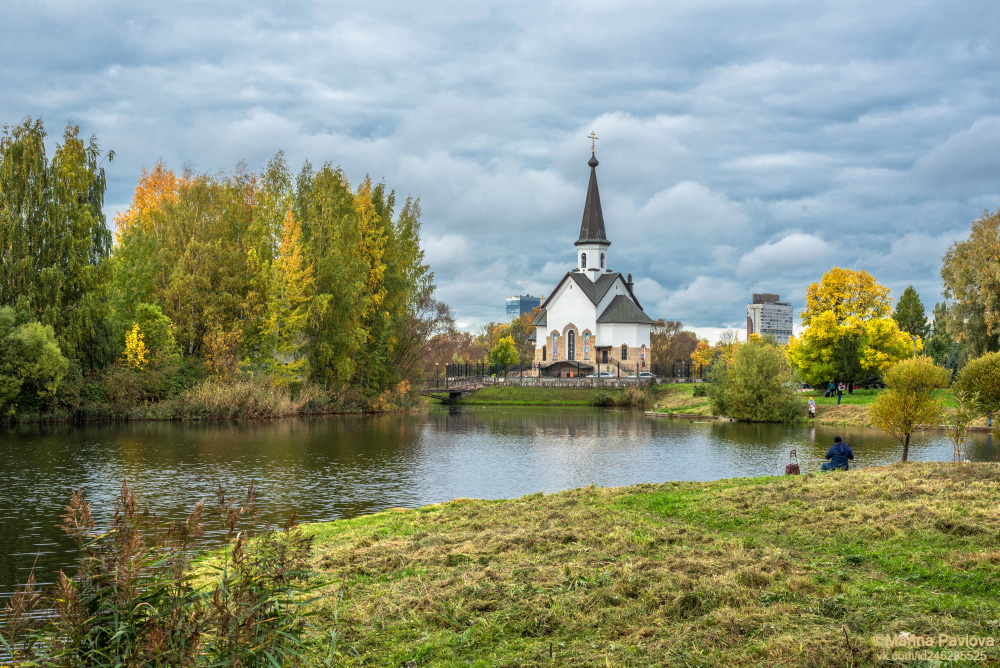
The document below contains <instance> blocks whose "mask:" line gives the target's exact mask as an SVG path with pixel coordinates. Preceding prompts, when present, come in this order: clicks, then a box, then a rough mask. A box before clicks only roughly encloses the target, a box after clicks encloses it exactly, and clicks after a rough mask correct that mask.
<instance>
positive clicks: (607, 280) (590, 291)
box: [531, 271, 625, 327]
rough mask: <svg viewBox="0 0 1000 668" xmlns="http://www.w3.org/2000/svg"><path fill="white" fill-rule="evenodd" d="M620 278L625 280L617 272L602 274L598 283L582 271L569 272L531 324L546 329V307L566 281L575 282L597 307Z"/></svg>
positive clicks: (598, 278)
mask: <svg viewBox="0 0 1000 668" xmlns="http://www.w3.org/2000/svg"><path fill="white" fill-rule="evenodd" d="M618 278H621V279H622V281H624V280H625V279H624V278H623V277H622V275H621V274H620V273H618V272H617V271H615V272H611V273H607V274H601V275H600V276H598V277H597V280H596V281H591V280H590V279H589V278H587V275H586V274H584V273H583V272H580V271H570V272H567V273H566V275H565V276H563V277H562V280H561V281H559V285H557V286H556V289H555V290H553V291H552V292H551V293H550V294H549V296H548V299H546V300H545V303H543V304H542V310H541V312H540V313H539V314H538V315H537V316H535V319H534V320H533V321H532V322H531V324H532V325H534V326H535V327H545V323H546V317H545V306H546V304H548V303H549V300H551V299H552V298H553V297H555V296H556V294H557V293H558V292H559V288H561V287H562V285H563V283H565V282H566V281H568V280H572V281H573V282H575V283H576V284H577V285H578V286H579V288H580V289H581V290H583V294H585V295H587V299H589V300H590V301H592V302H593V303H594V306H597V305H598V304H600V303H601V300H602V299H604V295H606V294H608V290H610V289H611V286H612V285H614V284H615V279H618Z"/></svg>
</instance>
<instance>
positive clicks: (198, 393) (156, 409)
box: [8, 377, 419, 424]
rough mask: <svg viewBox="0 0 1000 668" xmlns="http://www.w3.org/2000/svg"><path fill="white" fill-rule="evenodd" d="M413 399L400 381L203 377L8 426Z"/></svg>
mask: <svg viewBox="0 0 1000 668" xmlns="http://www.w3.org/2000/svg"><path fill="white" fill-rule="evenodd" d="M418 404H419V398H418V397H416V396H415V395H414V394H412V393H411V392H410V388H409V384H408V383H406V382H403V383H400V384H399V385H397V386H396V387H395V388H393V389H390V390H387V391H385V392H381V393H372V392H363V391H361V390H360V389H358V388H341V389H337V390H328V389H325V388H322V387H319V386H315V385H304V386H301V387H296V388H293V387H288V386H281V385H276V384H274V383H273V382H271V380H270V379H269V378H266V377H262V378H252V377H249V378H240V379H231V380H207V381H205V382H203V383H201V384H198V385H195V386H194V387H192V388H190V389H188V390H186V391H184V392H182V393H180V394H179V395H178V396H176V397H173V398H169V399H163V400H160V401H155V402H150V401H145V402H135V403H128V404H117V403H112V402H109V401H98V402H93V403H82V404H81V405H80V406H79V407H77V408H75V409H63V410H59V409H56V410H54V411H51V412H46V413H20V414H18V415H16V416H14V417H13V418H10V419H9V420H8V422H9V423H10V424H33V423H43V424H44V423H59V422H76V423H100V422H142V421H150V422H155V421H182V420H274V419H282V418H291V417H308V416H322V415H356V414H361V413H389V412H398V411H402V410H408V409H411V408H413V407H415V406H417V405H418Z"/></svg>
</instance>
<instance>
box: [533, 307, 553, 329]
mask: <svg viewBox="0 0 1000 668" xmlns="http://www.w3.org/2000/svg"><path fill="white" fill-rule="evenodd" d="M548 323H549V316H548V313H546V312H545V309H544V308H543V309H542V310H540V311H539V312H538V315H536V316H535V319H534V320H532V321H531V326H532V327H545V326H546V325H548Z"/></svg>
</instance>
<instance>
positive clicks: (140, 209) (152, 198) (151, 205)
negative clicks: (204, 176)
mask: <svg viewBox="0 0 1000 668" xmlns="http://www.w3.org/2000/svg"><path fill="white" fill-rule="evenodd" d="M185 181H186V177H184V176H181V177H178V176H177V175H176V174H174V172H173V170H171V169H168V168H167V167H166V166H165V165H164V164H163V161H162V160H160V161H157V163H156V164H155V165H153V169H151V170H150V169H148V168H146V167H143V169H142V174H141V175H140V176H139V181H138V183H137V184H136V186H135V191H134V192H133V193H132V203H131V204H130V205H129V207H128V208H127V209H126V210H125V211H122V212H120V213H119V214H118V215H117V216H115V240H116V241H117V242H119V243H121V240H122V235H123V234H124V233H126V232H127V231H128V230H131V229H132V228H134V227H135V226H136V225H141V226H143V227H144V228H145V229H146V230H148V231H150V232H153V233H154V234H156V235H159V233H160V229H159V228H160V225H159V224H158V222H159V217H158V216H155V215H152V214H153V212H155V211H157V210H159V209H161V208H162V207H163V206H164V204H168V203H175V202H177V197H178V189H179V188H180V186H181V185H182V184H183V183H184V182H185Z"/></svg>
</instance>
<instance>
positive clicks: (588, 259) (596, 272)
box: [531, 153, 653, 377]
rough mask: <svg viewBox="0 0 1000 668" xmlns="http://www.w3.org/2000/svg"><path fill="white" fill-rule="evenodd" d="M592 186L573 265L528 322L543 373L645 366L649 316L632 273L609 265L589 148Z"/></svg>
mask: <svg viewBox="0 0 1000 668" xmlns="http://www.w3.org/2000/svg"><path fill="white" fill-rule="evenodd" d="M587 164H588V165H590V185H589V186H588V187H587V201H586V203H585V204H584V207H583V223H582V224H581V225H580V238H579V239H577V240H576V242H575V244H574V245H575V246H576V269H574V270H572V271H570V272H568V273H567V274H566V275H565V276H563V278H562V280H561V281H559V284H558V285H557V286H556V288H555V289H554V290H553V291H552V292H551V294H549V297H548V299H546V300H545V301H544V302H543V303H542V305H541V311H540V312H539V313H538V315H537V316H536V317H535V319H534V320H533V321H532V323H531V324H532V326H533V327H534V328H535V332H534V339H535V362H536V363H537V364H538V365H539V369H540V374H541V375H543V376H565V377H578V376H586V375H589V374H592V373H595V372H597V371H609V372H611V373H614V374H615V375H618V374H619V373H621V374H622V375H624V374H625V373H628V374H635V373H640V372H642V371H648V370H649V364H650V344H649V330H650V327H651V326H652V324H653V320H652V319H650V317H649V316H647V315H646V313H645V312H644V311H643V310H642V305H641V304H639V300H638V299H636V297H635V294H634V293H633V291H632V274H629V275H628V278H627V279H626V278H624V277H623V276H622V275H621V274H620V273H618V272H616V271H611V269H609V268H608V267H609V265H610V261H609V254H608V248H609V247H610V246H611V242H610V241H608V237H607V234H606V233H605V231H604V213H603V212H602V211H601V196H600V193H599V192H598V190H597V165H598V162H597V157H596V156H595V155H594V154H593V153H591V156H590V162H588V163H587Z"/></svg>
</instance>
